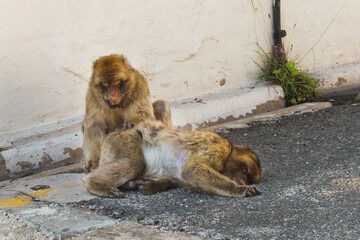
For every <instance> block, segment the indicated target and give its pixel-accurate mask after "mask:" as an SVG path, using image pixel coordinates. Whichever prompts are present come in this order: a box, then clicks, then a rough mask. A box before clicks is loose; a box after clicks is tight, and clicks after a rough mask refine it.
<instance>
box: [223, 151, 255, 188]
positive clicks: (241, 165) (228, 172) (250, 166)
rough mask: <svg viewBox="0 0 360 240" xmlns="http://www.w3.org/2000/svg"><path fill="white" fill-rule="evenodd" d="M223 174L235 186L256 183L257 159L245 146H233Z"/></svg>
mask: <svg viewBox="0 0 360 240" xmlns="http://www.w3.org/2000/svg"><path fill="white" fill-rule="evenodd" d="M223 174H224V175H225V176H227V177H228V178H230V179H231V180H232V181H234V182H235V183H236V184H237V185H249V184H253V183H257V182H258V181H259V179H260V164H259V159H258V158H257V156H256V155H255V154H254V153H253V152H252V151H251V150H250V149H249V148H248V147H247V146H237V145H234V150H233V153H232V154H231V156H230V158H229V161H228V163H226V165H225V170H224V171H223Z"/></svg>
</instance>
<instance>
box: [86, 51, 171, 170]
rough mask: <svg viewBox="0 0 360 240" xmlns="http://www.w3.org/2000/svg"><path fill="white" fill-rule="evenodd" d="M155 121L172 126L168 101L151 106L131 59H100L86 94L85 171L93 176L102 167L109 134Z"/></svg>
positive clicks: (109, 57)
mask: <svg viewBox="0 0 360 240" xmlns="http://www.w3.org/2000/svg"><path fill="white" fill-rule="evenodd" d="M155 116H156V117H155ZM155 118H156V119H157V120H161V121H162V122H163V123H164V124H165V125H166V126H168V127H170V126H172V123H171V116H170V110H169V107H168V105H167V104H166V103H165V102H164V101H157V102H155V103H154V104H153V105H152V104H151V101H150V94H149V88H148V85H147V82H146V80H145V78H144V77H143V76H142V75H141V74H140V73H139V72H138V71H136V70H135V69H134V68H132V67H131V66H130V64H129V63H128V62H127V59H126V58H125V57H123V56H122V55H109V56H104V57H101V58H99V59H97V60H96V61H95V62H94V64H93V73H92V76H91V79H90V82H89V87H88V90H87V94H86V114H85V119H84V121H83V132H84V141H83V152H84V156H85V161H86V165H85V171H87V172H90V171H91V170H92V169H95V168H96V167H97V166H98V164H99V157H100V147H101V144H102V142H103V141H104V139H105V136H106V135H107V134H108V133H110V132H112V131H113V130H114V129H116V128H124V127H125V128H130V127H132V126H133V125H134V124H137V123H140V122H141V121H143V120H145V119H151V120H155Z"/></svg>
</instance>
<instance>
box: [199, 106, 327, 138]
mask: <svg viewBox="0 0 360 240" xmlns="http://www.w3.org/2000/svg"><path fill="white" fill-rule="evenodd" d="M331 106H332V104H331V103H330V102H314V103H303V104H300V105H296V106H291V107H287V108H283V109H279V110H275V111H272V112H268V113H263V114H259V115H256V116H253V117H248V118H243V119H239V120H236V121H232V122H227V123H223V124H218V125H216V126H213V127H208V128H204V130H207V131H215V132H218V131H224V130H225V131H226V130H227V129H236V128H244V127H248V126H249V125H248V124H249V123H252V122H265V121H272V120H276V119H278V118H281V117H284V116H289V115H292V114H302V113H306V112H313V111H318V110H321V109H324V108H329V107H331Z"/></svg>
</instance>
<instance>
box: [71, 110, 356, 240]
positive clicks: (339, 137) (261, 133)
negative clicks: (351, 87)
mask: <svg viewBox="0 0 360 240" xmlns="http://www.w3.org/2000/svg"><path fill="white" fill-rule="evenodd" d="M222 135H223V136H224V137H225V138H227V139H229V140H230V141H232V142H234V143H237V144H248V145H249V146H250V148H251V149H252V150H253V151H254V152H256V153H257V155H258V156H259V158H260V161H261V164H262V177H261V180H260V182H259V183H258V184H257V186H258V187H259V189H260V190H261V191H262V194H261V195H259V196H255V197H250V198H225V197H219V196H215V195H212V194H208V193H204V192H202V191H199V190H194V189H173V190H170V191H168V192H164V193H160V194H156V195H152V196H143V195H141V194H140V193H139V192H135V191H129V192H126V197H125V198H123V199H103V198H95V199H92V200H89V201H82V202H78V203H71V204H69V205H70V206H71V207H75V208H78V209H82V210H85V211H92V212H94V213H97V214H100V215H106V216H109V217H111V218H114V219H119V220H131V221H136V222H138V223H140V224H142V225H151V226H155V227H157V228H159V229H164V230H168V231H173V232H185V233H190V234H192V235H196V236H199V237H205V238H210V239H360V104H352V105H339V106H334V107H331V108H327V109H324V110H320V111H317V112H313V113H304V114H301V115H297V114H294V115H291V116H288V117H283V118H281V119H278V120H275V121H270V122H265V123H252V124H251V127H249V128H243V129H234V130H230V131H228V132H226V133H225V132H223V133H222Z"/></svg>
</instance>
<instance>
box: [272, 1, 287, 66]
mask: <svg viewBox="0 0 360 240" xmlns="http://www.w3.org/2000/svg"><path fill="white" fill-rule="evenodd" d="M273 25H274V57H275V59H277V60H278V61H287V58H286V52H285V49H284V44H283V42H282V38H283V37H285V36H286V31H285V30H282V29H281V21H280V0H273Z"/></svg>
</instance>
